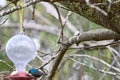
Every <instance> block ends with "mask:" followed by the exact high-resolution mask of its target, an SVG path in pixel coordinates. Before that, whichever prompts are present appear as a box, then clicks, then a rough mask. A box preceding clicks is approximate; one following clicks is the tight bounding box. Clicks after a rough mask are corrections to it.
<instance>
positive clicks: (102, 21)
mask: <svg viewBox="0 0 120 80" xmlns="http://www.w3.org/2000/svg"><path fill="white" fill-rule="evenodd" d="M115 1H117V0H115ZM90 3H91V4H92V5H95V4H96V7H99V8H100V9H102V10H104V11H105V12H107V14H108V15H107V16H106V15H104V14H102V12H100V11H98V10H96V8H93V7H90V6H89V5H88V4H87V3H86V2H85V0H75V1H74V0H70V1H66V0H65V1H61V4H63V5H64V6H66V7H67V8H68V9H69V10H71V11H73V12H76V13H78V14H79V15H81V16H83V17H85V18H87V19H88V20H90V21H92V22H94V23H96V24H98V25H101V26H103V27H105V28H108V29H111V30H113V31H115V32H118V33H119V32H120V15H119V14H120V2H114V3H112V4H111V7H110V9H109V8H108V6H109V4H108V0H90ZM100 3H101V4H100Z"/></svg>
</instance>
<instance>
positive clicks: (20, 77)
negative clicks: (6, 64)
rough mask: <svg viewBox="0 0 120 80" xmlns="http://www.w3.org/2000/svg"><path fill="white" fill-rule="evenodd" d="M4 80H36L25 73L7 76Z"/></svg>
mask: <svg viewBox="0 0 120 80" xmlns="http://www.w3.org/2000/svg"><path fill="white" fill-rule="evenodd" d="M4 80H36V79H35V77H33V76H31V75H29V74H27V73H26V72H17V73H16V74H14V75H12V74H10V75H8V76H7V77H5V78H4Z"/></svg>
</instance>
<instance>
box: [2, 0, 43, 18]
mask: <svg viewBox="0 0 120 80" xmlns="http://www.w3.org/2000/svg"><path fill="white" fill-rule="evenodd" d="M40 1H42V0H31V1H29V2H28V3H26V4H24V6H23V8H25V7H28V6H30V5H32V4H35V3H37V2H40ZM19 9H21V7H20V6H15V7H13V8H10V9H8V10H6V11H3V12H1V13H0V17H2V16H5V15H8V14H10V13H12V12H14V11H16V10H19Z"/></svg>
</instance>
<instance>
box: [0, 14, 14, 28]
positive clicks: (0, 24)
mask: <svg viewBox="0 0 120 80" xmlns="http://www.w3.org/2000/svg"><path fill="white" fill-rule="evenodd" d="M11 15H12V13H10V15H9V16H8V17H7V18H6V19H5V20H4V21H3V22H2V23H0V26H2V25H3V24H4V23H5V22H6V21H7V20H8V19H9V18H10V17H11Z"/></svg>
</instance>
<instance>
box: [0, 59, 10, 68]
mask: <svg viewBox="0 0 120 80" xmlns="http://www.w3.org/2000/svg"><path fill="white" fill-rule="evenodd" d="M0 62H2V63H4V64H6V65H7V66H8V67H10V68H12V66H11V65H9V64H8V63H7V62H6V61H3V60H0Z"/></svg>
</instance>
